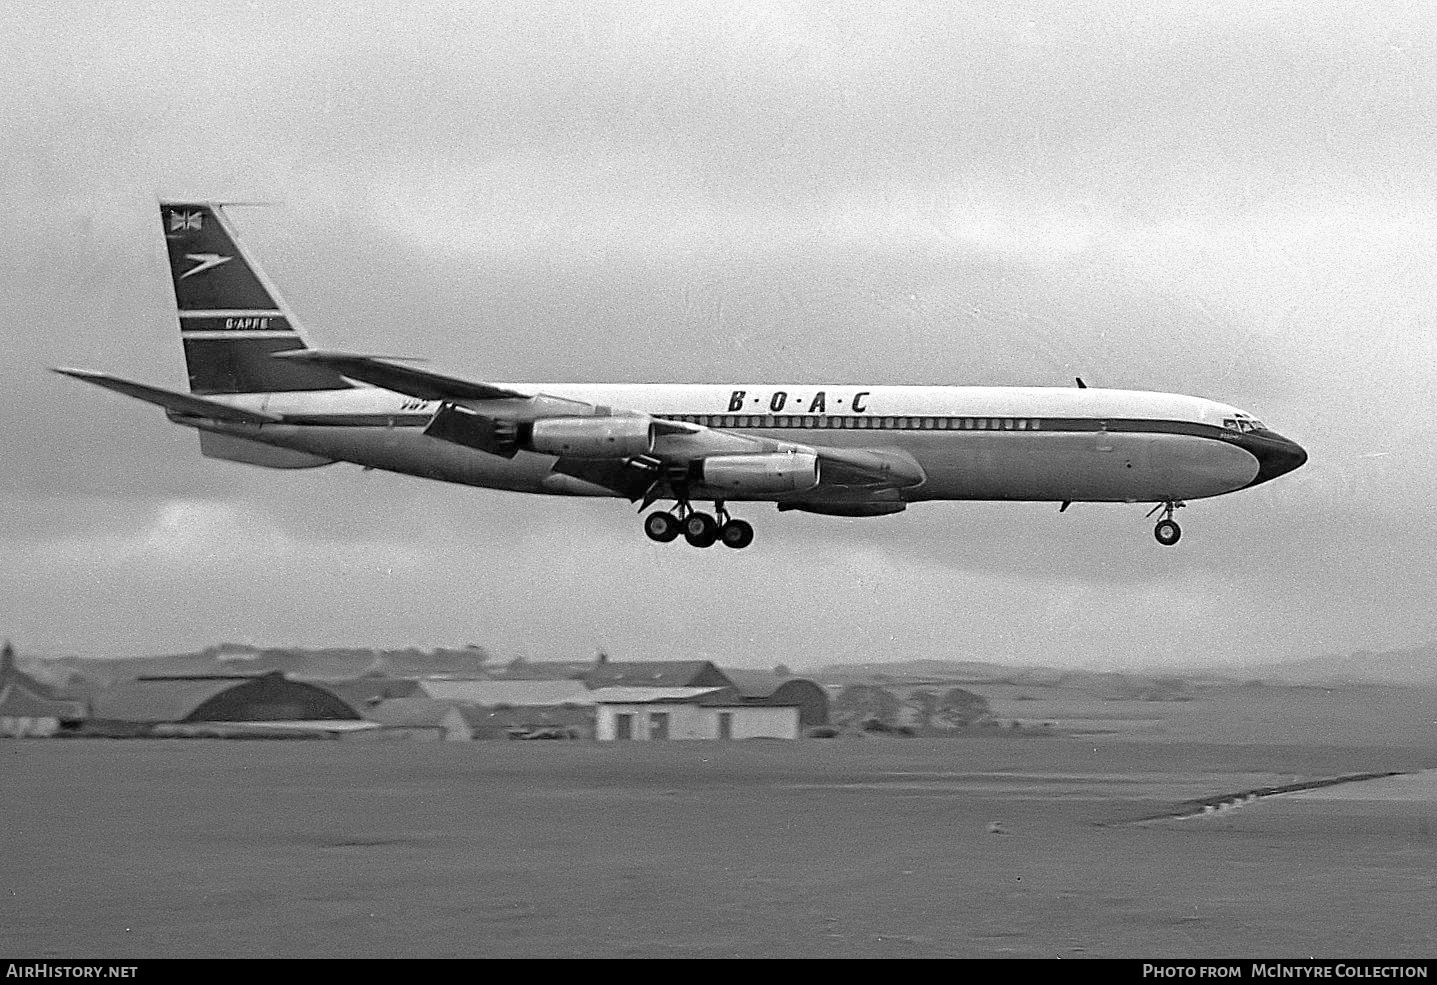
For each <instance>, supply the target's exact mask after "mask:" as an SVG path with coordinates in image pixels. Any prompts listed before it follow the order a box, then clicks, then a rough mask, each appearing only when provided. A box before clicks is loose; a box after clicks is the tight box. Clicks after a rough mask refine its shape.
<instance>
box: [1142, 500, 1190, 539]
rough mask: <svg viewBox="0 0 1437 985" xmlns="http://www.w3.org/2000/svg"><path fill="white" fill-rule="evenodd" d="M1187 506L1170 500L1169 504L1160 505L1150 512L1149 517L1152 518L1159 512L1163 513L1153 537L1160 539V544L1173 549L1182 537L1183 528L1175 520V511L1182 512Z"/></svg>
mask: <svg viewBox="0 0 1437 985" xmlns="http://www.w3.org/2000/svg"><path fill="white" fill-rule="evenodd" d="M1186 505H1187V503H1184V502H1181V501H1179V500H1173V499H1170V500H1168V501H1167V502H1164V503H1159V504H1158V505H1157V506H1154V507H1153V508H1152V509H1151V510H1149V511H1148V516H1152V515H1153V514H1154V513H1156V512H1157V511H1158V510H1162V511H1163V518H1162V519H1161V520H1159V521H1158V525H1157V526H1155V527H1153V536H1154V537H1156V538H1157V539H1158V543H1159V544H1162V545H1163V546H1164V547H1172V546H1173V545H1174V544H1176V543H1177V542H1178V540H1179V539H1180V538H1181V537H1182V535H1183V528H1182V527H1180V526H1178V525H1177V521H1176V520H1174V519H1173V511H1174V510H1180V509H1182V508H1183V507H1184V506H1186Z"/></svg>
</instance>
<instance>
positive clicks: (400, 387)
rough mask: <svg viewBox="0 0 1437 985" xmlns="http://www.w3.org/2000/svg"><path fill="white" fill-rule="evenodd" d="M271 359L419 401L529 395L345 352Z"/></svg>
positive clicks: (306, 352) (299, 353)
mask: <svg viewBox="0 0 1437 985" xmlns="http://www.w3.org/2000/svg"><path fill="white" fill-rule="evenodd" d="M271 358H274V359H293V360H295V361H296V362H305V363H318V364H319V365H321V366H328V367H329V368H330V369H332V370H334V371H335V372H337V373H339V374H340V375H341V376H347V377H349V378H350V379H351V380H359V381H360V382H361V383H369V384H372V385H373V386H377V387H381V388H383V389H385V390H393V391H394V392H395V393H404V394H408V395H409V396H411V397H418V398H419V399H420V400H506V399H513V398H518V399H521V400H527V399H528V398H529V397H530V396H532V395H531V394H528V393H519V392H517V391H515V390H506V389H504V388H503V387H498V386H490V385H489V384H488V383H475V382H472V381H470V380H461V379H456V378H455V377H453V376H444V375H442V374H440V373H431V372H429V371H428V370H426V369H416V368H415V367H413V366H402V365H400V364H399V363H396V362H393V361H391V360H388V359H381V358H379V357H377V356H360V355H355V354H354V353H349V352H325V351H321V350H316V349H294V350H291V351H290V352H279V353H275V354H274V355H273V356H272V357H271Z"/></svg>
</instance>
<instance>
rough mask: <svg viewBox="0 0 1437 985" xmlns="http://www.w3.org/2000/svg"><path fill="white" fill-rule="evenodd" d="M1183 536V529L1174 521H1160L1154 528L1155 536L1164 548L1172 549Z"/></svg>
mask: <svg viewBox="0 0 1437 985" xmlns="http://www.w3.org/2000/svg"><path fill="white" fill-rule="evenodd" d="M1182 535H1183V528H1182V527H1180V526H1178V525H1177V523H1175V522H1174V521H1172V520H1159V521H1158V525H1157V526H1156V527H1154V528H1153V536H1154V537H1156V538H1157V539H1158V543H1159V544H1162V545H1163V546H1164V547H1172V546H1173V545H1174V544H1176V543H1177V542H1178V541H1179V540H1180V539H1182Z"/></svg>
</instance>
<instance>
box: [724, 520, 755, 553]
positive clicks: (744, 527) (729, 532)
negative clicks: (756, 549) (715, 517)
mask: <svg viewBox="0 0 1437 985" xmlns="http://www.w3.org/2000/svg"><path fill="white" fill-rule="evenodd" d="M719 540H721V541H723V546H725V547H732V548H733V549H734V550H736V551H741V550H743V549H744V548H745V547H747V546H748V545H749V544H752V543H753V524H751V523H749V522H748V521H746V520H730V521H729V522H728V523H725V524H724V525H723V526H722V527H719Z"/></svg>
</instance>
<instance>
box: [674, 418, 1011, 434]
mask: <svg viewBox="0 0 1437 985" xmlns="http://www.w3.org/2000/svg"><path fill="white" fill-rule="evenodd" d="M664 416H665V417H666V418H667V419H668V420H671V421H682V422H683V423H685V424H699V425H702V426H703V427H710V428H828V429H830V430H843V431H865V430H881V431H1036V430H1038V421H1037V419H1036V418H1032V417H826V416H822V415H800V414H671V415H664Z"/></svg>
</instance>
